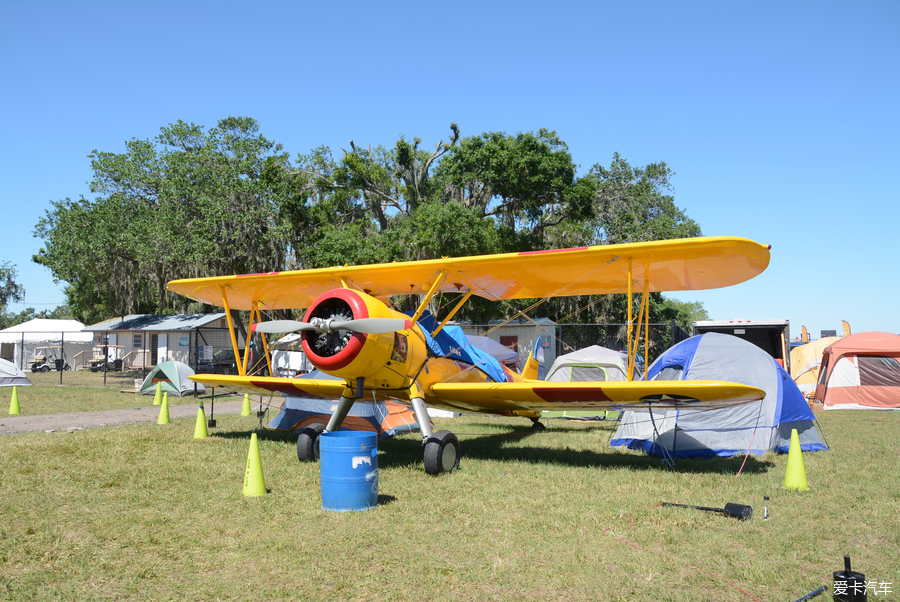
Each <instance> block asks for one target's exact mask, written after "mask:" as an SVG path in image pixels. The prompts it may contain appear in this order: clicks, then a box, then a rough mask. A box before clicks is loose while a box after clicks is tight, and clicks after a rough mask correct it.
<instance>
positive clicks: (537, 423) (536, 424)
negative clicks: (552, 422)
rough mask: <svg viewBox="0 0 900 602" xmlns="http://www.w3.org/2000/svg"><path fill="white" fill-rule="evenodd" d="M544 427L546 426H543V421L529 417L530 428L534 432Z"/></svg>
mask: <svg viewBox="0 0 900 602" xmlns="http://www.w3.org/2000/svg"><path fill="white" fill-rule="evenodd" d="M546 428H547V427H546V426H544V423H543V422H541V421H540V420H538V419H537V418H532V419H531V430H533V431H535V432H538V431H543V430H545V429H546Z"/></svg>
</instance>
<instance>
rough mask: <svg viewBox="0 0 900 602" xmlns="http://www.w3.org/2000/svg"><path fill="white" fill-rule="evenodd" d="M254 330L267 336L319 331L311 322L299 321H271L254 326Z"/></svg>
mask: <svg viewBox="0 0 900 602" xmlns="http://www.w3.org/2000/svg"><path fill="white" fill-rule="evenodd" d="M253 329H254V330H255V331H256V332H265V333H267V334H281V333H284V332H295V331H297V330H318V327H316V326H315V325H313V324H310V323H309V322H298V321H297V320H269V321H268V322H259V323H257V324H254V325H253Z"/></svg>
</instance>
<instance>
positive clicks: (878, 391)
mask: <svg viewBox="0 0 900 602" xmlns="http://www.w3.org/2000/svg"><path fill="white" fill-rule="evenodd" d="M821 370H822V372H821V374H820V376H819V382H818V384H817V386H816V400H817V401H821V402H822V404H823V405H824V407H825V409H826V410H841V409H851V410H891V409H898V408H900V335H896V334H891V333H888V332H861V333H859V334H854V335H850V336H848V337H844V338H843V339H841V340H839V341H837V342H835V343H832V344H831V345H830V346H828V348H827V349H825V352H824V354H823V355H822V368H821Z"/></svg>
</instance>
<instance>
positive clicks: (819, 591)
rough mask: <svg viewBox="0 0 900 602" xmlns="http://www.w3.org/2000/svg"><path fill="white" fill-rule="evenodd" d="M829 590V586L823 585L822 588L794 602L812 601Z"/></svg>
mask: <svg viewBox="0 0 900 602" xmlns="http://www.w3.org/2000/svg"><path fill="white" fill-rule="evenodd" d="M827 589H828V586H827V585H823V586H822V587H819V588H816V589H814V590H813V591H811V592H809V593H808V594H805V595H803V596H800V597H799V598H797V599H796V600H794V602H805V601H806V600H812V599H813V598H815V597H816V596H818V595H820V594H823V593H825V590H827Z"/></svg>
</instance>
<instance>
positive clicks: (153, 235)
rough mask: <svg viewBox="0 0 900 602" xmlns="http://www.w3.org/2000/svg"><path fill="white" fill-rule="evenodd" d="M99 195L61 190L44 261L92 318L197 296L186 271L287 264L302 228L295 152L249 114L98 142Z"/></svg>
mask: <svg viewBox="0 0 900 602" xmlns="http://www.w3.org/2000/svg"><path fill="white" fill-rule="evenodd" d="M90 158H91V167H92V170H93V174H94V175H93V178H92V180H91V192H92V193H94V194H95V195H96V196H95V197H94V198H92V199H88V198H81V199H78V200H77V201H72V200H70V199H65V200H63V201H58V202H54V203H52V205H51V208H50V209H49V210H48V211H47V213H46V214H45V216H44V217H43V218H42V219H41V220H40V221H39V222H38V224H37V226H36V229H35V235H36V236H38V237H40V238H42V239H43V240H44V246H43V247H42V248H41V249H40V250H39V251H38V253H37V254H36V255H35V258H34V260H35V261H36V262H37V263H40V264H42V265H45V266H47V267H49V268H50V270H51V272H52V273H53V275H54V277H55V278H57V279H59V280H64V281H66V282H67V283H68V287H67V288H66V294H67V297H68V299H69V302H70V304H71V306H72V310H73V311H74V312H75V314H76V315H78V317H79V318H81V319H83V320H84V321H97V320H99V319H102V318H106V317H109V316H110V315H116V314H125V313H132V312H136V313H149V312H163V313H166V312H171V311H177V310H185V309H188V308H189V307H190V302H189V300H187V299H184V298H182V297H178V296H175V295H170V294H169V293H167V292H166V291H165V285H166V282H168V281H169V280H171V279H174V278H179V277H191V276H202V275H210V274H228V273H242V272H257V271H269V270H279V269H284V268H285V267H286V266H287V265H289V264H291V263H292V262H293V261H294V259H293V256H292V249H293V247H292V246H291V241H292V240H296V239H298V238H299V237H298V236H297V235H296V232H297V231H298V230H301V231H302V229H303V228H304V224H305V221H304V219H303V211H302V202H301V203H299V204H298V202H297V200H296V198H295V197H297V196H298V195H299V194H300V191H298V190H297V188H296V187H295V186H294V184H293V177H292V176H291V170H290V163H289V160H288V155H287V153H285V152H283V150H282V148H281V146H280V145H278V144H276V143H275V142H273V141H271V140H269V139H267V138H265V137H264V136H262V135H261V134H260V133H259V127H258V124H257V123H256V122H255V121H254V120H253V119H250V118H246V117H229V118H226V119H223V120H221V121H220V122H219V123H218V124H217V126H216V127H214V128H211V129H210V130H209V131H205V130H204V129H203V128H202V127H201V126H199V125H195V124H189V123H185V122H182V121H178V122H176V123H174V124H171V125H168V126H166V127H163V128H162V129H161V130H160V134H159V136H157V137H156V138H155V139H154V140H137V139H133V140H129V141H128V142H127V143H126V150H125V152H123V153H110V152H101V151H93V152H92V153H91V155H90Z"/></svg>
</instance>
